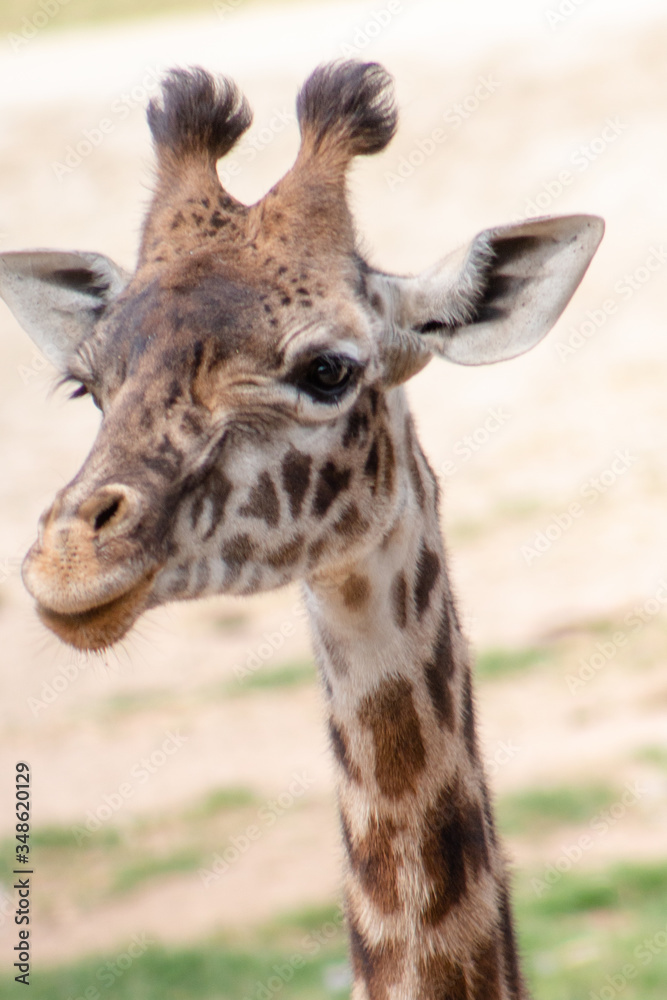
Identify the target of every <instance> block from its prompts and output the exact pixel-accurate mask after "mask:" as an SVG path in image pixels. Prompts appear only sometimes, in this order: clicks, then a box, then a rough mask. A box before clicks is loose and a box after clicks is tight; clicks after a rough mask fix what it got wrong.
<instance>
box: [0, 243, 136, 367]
mask: <svg viewBox="0 0 667 1000" xmlns="http://www.w3.org/2000/svg"><path fill="white" fill-rule="evenodd" d="M129 277H130V276H129V275H128V274H127V273H126V272H125V271H123V270H122V269H121V268H120V267H118V266H117V265H116V264H114V263H113V261H111V260H109V258H108V257H105V256H103V255H102V254H99V253H81V252H78V251H70V250H22V251H19V252H16V253H3V254H0V296H1V297H2V298H3V299H4V300H5V302H6V303H7V305H8V306H9V308H10V309H11V311H12V312H13V313H14V316H15V317H16V319H17V320H18V321H19V323H20V324H21V326H22V327H23V329H24V330H25V331H26V333H27V334H28V335H29V336H30V337H31V338H32V340H33V341H34V342H35V343H36V344H37V346H38V347H39V349H40V351H42V353H43V354H45V355H46V357H48V358H49V360H50V361H52V362H53V364H54V365H55V366H56V367H57V368H60V369H64V368H65V367H66V365H67V359H68V358H69V357H70V355H71V354H72V353H73V351H75V350H76V348H77V347H78V345H79V344H80V343H81V341H82V340H84V339H85V338H86V337H87V336H88V335H89V334H90V333H91V332H92V330H93V328H94V326H95V324H96V323H97V322H98V320H99V319H100V317H101V316H102V314H103V313H104V311H105V309H106V308H107V306H108V305H109V303H110V302H111V301H113V299H115V298H116V297H117V296H118V295H119V294H120V292H121V291H122V290H123V288H124V287H125V285H126V284H127V282H128V281H129Z"/></svg>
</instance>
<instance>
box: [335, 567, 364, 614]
mask: <svg viewBox="0 0 667 1000" xmlns="http://www.w3.org/2000/svg"><path fill="white" fill-rule="evenodd" d="M370 592H371V585H370V583H369V581H368V577H365V576H358V575H357V574H356V573H352V574H351V575H350V576H348V578H347V580H346V581H345V583H344V584H343V586H342V587H341V593H342V595H343V603H344V604H345V607H346V608H349V609H350V610H351V611H361V609H362V608H363V606H364V605H365V604H366V603H367V601H368V598H369V596H370Z"/></svg>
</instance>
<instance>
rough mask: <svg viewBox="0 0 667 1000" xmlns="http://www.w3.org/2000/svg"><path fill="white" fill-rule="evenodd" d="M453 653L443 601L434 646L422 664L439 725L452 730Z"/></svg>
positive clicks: (447, 609) (447, 607)
mask: <svg viewBox="0 0 667 1000" xmlns="http://www.w3.org/2000/svg"><path fill="white" fill-rule="evenodd" d="M454 669H455V663H454V653H453V650H452V636H451V629H450V623H449V605H448V603H447V600H446V599H445V600H444V601H443V607H442V617H441V619H440V624H439V625H438V632H437V636H436V642H435V646H434V648H433V652H432V654H431V656H430V657H429V659H428V660H427V661H426V664H425V666H424V674H425V677H426V686H427V688H428V693H429V695H430V697H431V703H432V705H433V709H434V711H435V714H436V716H437V719H438V722H439V723H440V725H441V726H443V725H445V726H447V728H448V729H449V730H451V731H452V732H453V730H454V724H455V717H454V701H453V698H452V692H451V687H450V684H451V680H452V678H453V676H454Z"/></svg>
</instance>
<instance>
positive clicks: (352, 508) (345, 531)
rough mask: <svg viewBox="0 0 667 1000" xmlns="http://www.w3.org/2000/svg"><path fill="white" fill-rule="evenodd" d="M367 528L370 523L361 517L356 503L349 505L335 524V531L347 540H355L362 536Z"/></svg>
mask: <svg viewBox="0 0 667 1000" xmlns="http://www.w3.org/2000/svg"><path fill="white" fill-rule="evenodd" d="M367 527H368V521H367V520H366V519H365V518H363V517H362V516H361V514H360V513H359V508H358V507H357V505H356V503H349V504H348V505H347V506H346V507H345V508H344V509H343V513H342V514H341V515H340V517H339V518H337V519H336V520H335V521H334V524H333V529H334V531H336V532H338V534H339V535H344V536H345V537H347V538H355V537H356V536H357V535H362V534H363V533H364V531H366V529H367Z"/></svg>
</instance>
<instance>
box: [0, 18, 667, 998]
mask: <svg viewBox="0 0 667 1000" xmlns="http://www.w3.org/2000/svg"><path fill="white" fill-rule="evenodd" d="M0 33H1V35H0V250H10V249H17V248H24V247H31V246H32V247H62V248H77V249H88V250H97V251H101V252H103V253H106V254H108V255H110V256H111V257H113V258H114V259H116V260H117V261H118V262H119V263H120V264H122V265H124V266H125V267H128V268H131V267H132V266H133V261H134V256H135V253H136V247H137V240H138V232H139V227H140V223H141V219H142V215H143V212H144V209H145V206H146V203H147V200H148V197H149V191H150V184H151V169H152V159H151V150H150V145H149V140H148V130H147V127H146V124H145V118H144V109H145V105H146V103H147V101H148V99H149V98H150V97H151V96H153V95H154V94H155V93H156V92H157V86H158V80H159V78H160V74H161V73H162V72H163V71H164V70H165V69H166V68H168V67H170V66H173V65H191V64H200V65H202V66H205V67H206V68H208V69H211V70H214V71H221V72H224V73H226V74H228V75H230V76H232V77H233V78H235V79H236V80H237V82H238V83H239V84H240V86H241V88H242V89H243V90H244V92H245V93H246V94H247V96H248V98H249V99H250V102H251V104H252V106H253V108H254V111H255V120H254V124H253V127H252V129H251V130H250V132H249V133H248V135H247V136H246V137H244V139H243V140H242V142H241V143H240V145H239V146H238V147H237V148H236V149H235V150H234V151H233V152H232V154H231V155H230V156H229V157H228V158H227V159H226V160H225V161H223V162H222V163H221V164H220V165H219V170H220V173H221V176H222V177H223V178H224V182H225V185H226V186H227V187H228V188H229V189H230V191H231V192H232V193H233V194H234V195H236V196H237V197H239V198H241V199H243V200H244V201H253V200H255V199H257V198H259V197H260V196H261V195H262V194H263V193H264V192H265V191H266V190H267V189H268V188H269V187H270V186H271V185H272V184H273V183H274V182H275V181H276V180H277V179H278V177H279V176H281V174H282V173H283V172H284V171H285V170H286V169H287V168H288V167H289V165H290V164H291V162H292V159H293V157H294V155H295V152H296V150H297V147H298V129H297V125H296V120H295V116H294V98H295V94H296V91H297V88H298V86H299V85H300V84H301V82H302V81H303V79H304V78H305V77H306V76H307V75H308V73H309V72H310V71H311V69H312V68H313V67H314V66H315V65H316V64H317V63H319V62H321V61H323V60H329V59H333V58H337V57H341V56H343V57H356V58H361V59H377V60H380V61H381V62H383V63H384V64H385V65H386V66H387V68H388V69H389V70H390V71H391V72H392V73H393V74H394V76H395V79H396V86H397V93H398V100H399V104H400V108H401V123H400V129H399V133H398V135H397V137H396V139H395V140H394V142H393V143H392V144H391V146H390V147H389V149H388V150H387V151H386V152H385V153H383V154H382V155H381V156H377V157H372V158H368V159H366V160H364V161H363V162H361V161H360V162H359V163H358V164H357V165H356V166H355V168H354V170H353V173H352V177H351V182H350V192H351V199H352V202H353V206H354V210H355V213H356V217H357V220H358V224H359V229H360V232H361V234H362V236H363V241H364V247H365V250H366V252H367V254H368V256H369V257H370V259H371V260H372V262H373V263H374V264H376V265H377V266H379V267H382V268H384V269H386V270H394V271H398V272H408V271H417V270H419V269H421V268H423V267H426V266H427V265H429V264H431V263H433V262H434V261H435V260H436V259H437V258H438V257H439V256H441V255H443V254H444V253H446V252H447V251H448V250H450V249H452V248H454V247H455V246H457V245H458V244H459V243H460V242H463V241H464V240H467V239H468V238H470V237H471V236H472V235H473V234H474V233H475V232H477V231H478V230H480V229H483V228H485V227H488V226H491V225H495V224H500V223H503V222H509V221H511V220H517V219H521V218H524V217H527V216H531V215H539V214H548V213H569V212H579V211H583V212H592V213H597V214H600V215H602V216H604V217H605V219H606V221H607V235H606V237H605V240H604V242H603V244H602V246H601V248H600V250H599V252H598V254H597V256H596V258H595V260H594V261H593V264H592V265H591V268H590V270H589V272H588V274H587V276H586V278H585V280H584V282H583V285H582V287H581V289H580V290H579V291H578V292H577V294H576V296H575V298H574V300H573V302H572V303H571V305H570V306H569V307H568V309H567V311H566V313H565V315H564V316H563V317H562V319H561V320H560V322H559V323H558V325H557V327H556V329H555V330H554V331H553V332H552V333H551V334H550V336H549V337H548V338H547V339H546V340H545V341H544V342H543V343H542V344H541V345H540V346H539V347H538V348H537V349H536V350H534V351H533V352H531V353H530V354H529V355H527V356H525V357H523V358H520V359H518V360H516V361H513V362H511V363H508V364H506V365H499V366H495V367H494V366H492V367H490V368H481V369H478V370H474V369H473V370H467V369H464V368H457V367H455V366H450V365H447V364H445V363H438V362H433V363H432V364H431V365H430V366H429V367H428V368H427V369H426V370H425V371H424V372H423V373H422V374H420V375H419V376H418V377H417V378H415V379H414V380H413V382H412V383H411V385H410V388H409V393H410V396H411V399H412V402H413V405H414V409H415V412H416V417H417V422H418V426H419V428H420V432H421V436H422V439H423V443H424V445H425V448H426V451H427V454H428V455H429V457H430V460H431V462H432V464H433V466H434V468H435V469H436V471H437V472H438V475H439V477H440V479H441V482H442V485H443V489H444V503H443V512H442V516H443V529H444V531H445V533H446V538H447V542H448V547H449V552H450V562H451V572H452V576H453V579H454V584H455V588H456V590H457V592H458V594H459V597H460V605H461V609H462V611H463V615H464V619H465V622H466V627H467V631H468V634H469V636H470V638H471V641H472V643H473V644H474V647H475V650H476V656H477V664H478V666H477V692H478V705H479V715H480V722H481V727H482V737H483V746H484V755H485V758H486V761H487V767H488V771H489V775H490V778H491V783H492V786H493V788H494V791H495V795H496V798H497V806H498V810H499V814H500V819H501V826H502V828H503V830H504V832H505V835H506V841H507V846H508V850H509V854H510V856H511V859H512V864H513V866H514V868H515V878H514V882H515V897H516V909H517V916H518V924H519V934H520V938H521V943H522V949H523V951H524V954H525V963H526V971H527V975H528V978H529V980H530V982H531V985H532V988H533V990H534V993H535V997H536V998H537V1000H556V998H557V1000H575V998H576V1000H581V998H583V997H585V998H589V997H590V998H592V1000H611V998H613V997H615V996H617V995H622V996H623V998H624V1000H658V998H661V1000H664V997H665V995H666V990H667V860H666V857H665V844H666V843H667V671H666V670H665V664H664V660H665V653H664V650H665V639H666V633H667V629H666V615H665V608H666V607H667V518H666V517H665V514H664V497H665V495H666V493H667V459H666V457H665V453H666V452H667V393H666V392H665V384H666V383H667V333H666V331H665V321H664V310H665V296H664V292H663V289H664V287H665V282H666V281H667V200H666V199H665V196H664V191H663V185H664V179H665V176H667V138H666V129H665V126H666V120H667V62H666V61H665V51H666V50H667V14H666V13H665V9H664V3H663V2H662V0H635V2H633V3H632V4H627V3H625V2H621V0H505V2H503V3H502V4H497V3H496V4H494V3H492V2H490V0H467V2H466V3H454V2H450V0H447V2H443V0H373V2H368V3H367V2H336V3H316V2H311V3H306V2H305V0H303V2H289V3H287V2H281V0H215V2H210V0H195V2H193V0H162V2H157V0H133V2H130V0H104V2H102V0H95V2H92V0H34V2H33V0H4V2H3V5H2V9H1V11H0ZM663 241H664V242H663ZM0 357H1V361H0V470H1V471H0V649H1V650H2V666H3V669H2V671H1V672H0V762H1V771H0V773H1V775H2V778H1V779H0V788H1V789H2V791H1V797H0V804H1V809H0V824H1V828H0V837H2V838H3V839H2V840H1V841H0V955H1V956H2V957H1V960H0V997H5V996H7V997H8V996H10V995H11V996H14V994H15V990H16V989H17V988H18V986H17V984H16V983H14V981H13V978H12V977H13V973H12V969H11V963H12V961H13V958H11V957H10V956H11V955H12V954H13V952H12V949H13V946H14V945H15V944H16V943H17V938H16V931H17V928H16V927H15V925H14V923H13V914H14V910H15V906H16V900H15V895H14V891H13V890H12V888H11V885H12V879H13V877H12V875H11V869H12V858H13V853H14V852H13V846H12V837H13V834H14V831H13V785H14V782H13V774H14V766H15V762H16V761H17V760H27V761H29V762H30V764H31V766H32V772H33V802H34V814H33V837H32V844H33V859H34V868H35V874H34V876H33V895H32V902H33V912H32V918H33V920H32V923H31V928H32V936H31V942H32V946H33V950H34V955H33V972H32V976H31V981H32V993H31V995H32V996H33V997H34V998H35V1000H41V998H49V1000H74V998H84V1000H100V998H105V1000H106V998H112V997H113V998H120V1000H125V998H127V1000H130V998H131V1000H153V998H156V1000H157V998H160V1000H214V998H224V1000H227V998H229V1000H268V998H273V997H280V998H282V997H290V998H291V997H295V998H302V997H303V998H312V1000H324V998H338V997H343V996H345V995H346V993H347V992H348V990H349V974H348V971H347V966H346V961H345V935H344V931H343V930H342V929H341V919H340V915H339V894H338V879H339V874H338V873H339V865H340V850H339V846H338V832H337V831H338V826H337V820H336V813H335V805H334V797H333V788H332V775H331V768H330V764H329V759H328V754H327V746H326V741H325V735H324V726H323V713H322V709H321V705H320V697H319V691H318V688H317V682H316V678H315V672H314V668H313V665H312V659H311V653H310V646H309V641H308V635H307V628H306V624H305V621H304V615H303V610H302V606H301V602H300V597H299V592H298V589H296V588H294V589H290V590H285V591H281V592H278V593H273V594H268V595H263V596H260V597H256V598H253V599H244V600H232V599H222V598H220V599H215V600H207V601H203V602H200V603H197V604H192V605H180V606H174V607H171V608H168V609H165V610H162V611H159V612H152V613H151V614H150V615H149V616H148V617H147V618H146V619H145V620H144V621H142V623H141V624H140V625H139V627H138V628H137V629H136V630H135V632H134V633H133V634H132V635H131V636H130V637H129V638H128V639H127V640H126V641H125V642H124V643H123V644H122V647H121V648H119V649H118V650H117V651H114V652H113V653H111V654H109V655H108V656H107V657H104V658H100V657H97V658H90V659H89V658H85V657H81V656H78V655H77V654H75V653H74V652H73V651H71V650H67V649H65V648H63V647H61V646H59V645H58V643H57V642H56V640H55V639H54V638H53V637H52V636H50V635H47V634H46V633H45V631H44V630H43V629H42V628H41V626H40V625H39V624H38V623H37V621H36V618H35V616H34V612H33V609H32V606H31V601H30V598H29V597H28V595H27V593H26V592H25V591H24V590H23V588H22V585H21V581H20V576H19V568H20V563H21V559H22V556H23V554H24V552H25V550H26V549H27V548H28V547H29V545H30V544H31V543H32V540H33V537H34V533H35V527H36V521H37V518H38V516H39V514H40V512H41V510H42V509H43V508H44V507H45V506H46V505H47V503H49V502H50V499H51V497H52V495H53V494H54V492H55V491H56V490H57V489H59V488H60V487H61V486H63V485H64V484H65V483H66V482H67V481H68V480H69V479H70V478H71V477H72V476H73V475H74V474H75V472H76V471H77V469H78V468H79V465H80V464H81V462H82V460H83V458H84V457H85V454H86V452H87V450H88V448H89V447H90V444H91V443H92V440H93V438H94V435H95V432H96V428H97V424H98V414H97V411H96V410H95V409H94V407H93V406H92V404H91V403H90V401H89V400H85V399H83V400H76V401H73V402H68V401H67V400H66V394H65V393H63V392H62V390H60V391H57V392H55V393H54V392H53V391H52V390H53V385H54V373H53V371H52V369H51V368H50V366H49V365H48V363H47V362H46V361H45V360H44V359H43V358H42V357H41V356H40V355H39V353H38V352H37V351H36V350H35V349H33V347H32V345H31V342H30V341H29V340H28V339H27V337H26V336H25V335H24V334H23V333H22V332H21V331H20V330H19V328H18V326H17V324H16V323H15V321H14V320H13V318H12V316H11V315H10V313H9V311H8V310H7V309H5V308H4V306H2V307H1V308H0ZM3 977H4V978H3Z"/></svg>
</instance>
